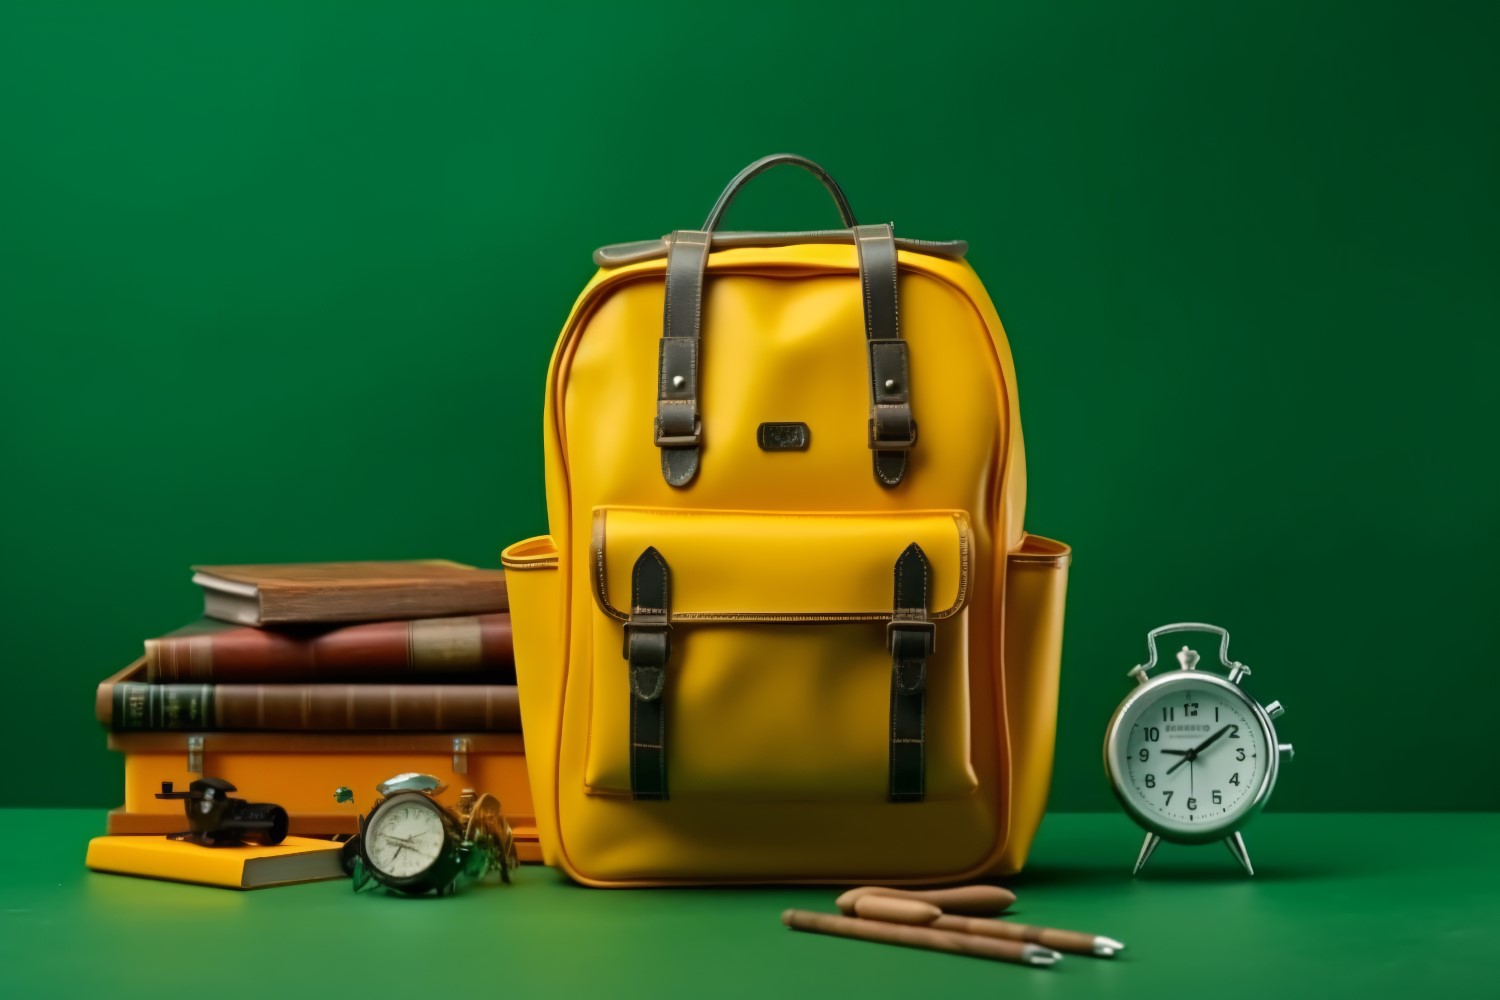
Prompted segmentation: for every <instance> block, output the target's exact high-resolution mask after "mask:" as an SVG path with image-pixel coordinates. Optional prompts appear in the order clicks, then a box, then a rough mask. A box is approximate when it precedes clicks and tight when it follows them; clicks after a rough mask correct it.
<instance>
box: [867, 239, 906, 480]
mask: <svg viewBox="0 0 1500 1000" xmlns="http://www.w3.org/2000/svg"><path fill="white" fill-rule="evenodd" d="M854 245H855V246H857V247H858V248H859V283H860V288H861V290H862V291H863V293H864V303H865V338H866V339H867V340H868V342H869V350H870V426H869V442H870V449H871V452H872V453H873V456H874V463H875V478H876V479H878V480H879V481H880V484H881V485H882V486H895V485H896V484H897V483H899V482H901V477H902V476H904V475H906V453H907V452H908V451H909V450H911V447H912V445H914V444H916V443H917V424H916V421H914V420H912V416H911V384H910V370H911V365H910V364H909V363H908V360H907V351H906V341H904V340H902V339H901V310H900V305H899V300H898V294H897V283H898V270H897V265H896V237H895V233H894V232H892V230H891V225H890V223H888V222H887V223H882V224H881V225H876V226H856V227H855V228H854Z"/></svg>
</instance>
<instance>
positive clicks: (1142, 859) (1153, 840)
mask: <svg viewBox="0 0 1500 1000" xmlns="http://www.w3.org/2000/svg"><path fill="white" fill-rule="evenodd" d="M1160 843H1161V838H1160V837H1158V836H1157V835H1156V834H1154V833H1148V834H1146V842H1145V843H1143V844H1141V853H1140V856H1139V857H1137V858H1136V859H1135V871H1133V872H1131V873H1130V874H1132V875H1139V874H1140V873H1141V869H1142V868H1144V867H1146V862H1147V861H1150V860H1151V852H1152V851H1154V850H1156V845H1157V844H1160Z"/></svg>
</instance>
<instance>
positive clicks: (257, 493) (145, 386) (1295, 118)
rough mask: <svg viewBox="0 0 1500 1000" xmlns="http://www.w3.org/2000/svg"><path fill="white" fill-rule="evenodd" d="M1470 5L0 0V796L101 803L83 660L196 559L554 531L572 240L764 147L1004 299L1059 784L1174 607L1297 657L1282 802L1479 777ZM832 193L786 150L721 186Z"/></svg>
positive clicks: (676, 213) (1493, 161) (472, 542)
mask: <svg viewBox="0 0 1500 1000" xmlns="http://www.w3.org/2000/svg"><path fill="white" fill-rule="evenodd" d="M1495 10H1496V7H1495V6H1494V5H1490V4H1477V3H1476V4H1471V5H1463V4H1445V3H1436V4H1422V5H1418V4H1397V3H1371V2H1364V3H1338V4H1333V3H1305V2H1277V3H1263V4H1253V5H1244V4H1203V3H1196V2H1181V3H1145V4H1119V3H1113V2H1099V3H1087V4H1082V3H1069V4H1041V3H1038V4H1025V5H1022V4H926V5H922V4H917V5H913V4H910V3H874V2H869V0H866V2H863V3H859V4H853V3H851V4H822V3H812V2H807V0H801V2H795V3H783V2H779V0H774V2H766V0H756V2H754V3H745V4H734V5H731V4H720V3H684V4H670V5H668V4H658V3H647V2H632V3H614V4H607V5H606V4H600V5H597V6H593V5H585V4H578V3H568V4H552V5H547V4H534V5H525V6H522V5H516V4H507V3H498V2H497V3H492V4H472V5H469V4H465V5H460V4H451V3H446V4H384V3H367V2H359V3H339V4H333V3H322V4H308V3H301V2H298V3H270V2H258V3H219V4H201V3H186V2H184V3H144V2H143V3H135V4H128V5H127V4H117V3H102V2H101V3H96V4H83V3H76V2H40V0H38V2H25V3H21V2H7V3H4V4H3V6H0V352H3V353H0V357H3V361H0V406H3V420H4V434H3V449H4V452H3V462H4V466H3V468H4V487H3V489H0V515H3V516H0V524H3V525H4V529H3V530H4V542H5V544H4V572H3V574H0V581H3V582H0V587H3V588H4V592H3V601H0V607H3V608H4V616H5V618H4V636H5V644H6V657H5V662H4V664H3V667H0V669H3V670H4V675H5V681H4V692H5V694H4V712H5V722H4V725H3V728H0V740H3V750H4V754H5V758H4V759H5V760H6V763H7V765H8V773H9V775H10V780H8V781H6V782H5V783H4V786H3V789H0V797H3V799H0V800H3V801H4V802H5V803H7V804H57V805H61V804H79V805H95V806H107V805H113V804H116V803H117V802H118V800H119V780H120V777H119V775H120V768H119V763H118V761H116V760H114V759H112V757H111V755H109V754H107V753H106V752H105V750H104V736H103V734H102V733H101V732H100V731H99V729H98V727H97V725H96V724H95V722H94V721H93V717H92V695H93V689H94V686H95V684H96V683H97V682H98V681H99V679H100V678H102V677H103V676H105V675H106V674H108V673H110V672H112V671H114V670H115V669H117V668H118V667H119V666H121V665H123V664H124V663H125V662H127V661H128V660H129V659H130V658H131V657H132V656H134V655H136V654H137V653H138V651H139V648H140V643H141V640H142V639H144V638H146V637H147V636H150V635H154V634H158V633H160V632H162V631H165V630H168V629H171V628H173V627H175V626H177V625H179V624H182V623H184V622H185V621H187V620H188V619H190V618H192V617H193V616H194V614H195V612H196V609H197V607H198V606H199V605H198V597H197V594H196V591H195V588H193V587H191V586H190V585H189V583H188V574H187V567H188V565H189V564H190V563H194V562H209V563H213V562H234V561H277V560H316V559H335V558H346V559H347V558H362V557H363V558H373V557H390V558H401V557H422V556H431V555H445V556H449V557H453V558H457V559H462V560H467V561H472V562H475V563H479V564H482V565H496V564H497V554H498V551H499V549H500V547H501V546H502V545H503V544H505V543H506V542H508V541H511V540H514V539H516V538H519V537H521V536H524V535H528V534H532V533H535V532H537V531H540V530H543V529H544V528H545V519H544V513H543V502H542V482H541V459H540V453H541V427H540V417H541V390H542V377H543V372H544V368H545V365H546V360H547V357H548V354H549V352H550V350H551V347H552V344H553V340H554V337H555V336H556V333H557V330H558V328H559V326H560V324H561V322H562V320H563V318H564V316H565V315H566V312H567V309H568V307H569V305H570V303H571V302H572V300H573V297H574V296H575V295H576V294H577V291H578V290H579V288H580V287H581V286H582V284H583V282H584V281H585V280H586V279H587V278H588V276H589V274H590V273H591V270H592V267H591V264H590V263H589V256H588V255H589V252H590V250H592V249H593V247H595V246H596V245H598V244H601V243H607V242H612V241H616V240H622V239H634V238H641V237H650V236H656V235H660V234H661V233H662V232H665V231H666V230H669V229H672V228H678V227H690V226H693V225H696V224H697V223H698V222H699V221H701V218H702V216H703V214H704V213H705V211H706V210H707V208H708V206H709V204H710V203H711V201H712V200H713V198H714V196H715V195H716V194H717V193H718V190H719V187H720V186H721V185H722V184H723V182H724V181H725V180H727V179H728V177H729V176H730V175H731V174H733V172H734V171H735V170H737V169H738V168H739V167H740V166H742V165H743V164H745V163H746V162H748V161H749V160H751V159H753V158H755V157H756V156H759V155H761V154H763V153H767V152H772V151H778V150H792V151H796V152H801V153H804V154H806V155H809V156H812V157H813V158H815V159H817V160H819V161H821V162H823V163H824V164H825V165H826V166H827V167H829V168H830V169H831V170H832V171H833V172H834V173H835V175H836V176H837V177H839V179H840V180H841V181H842V182H843V183H844V185H845V187H846V189H847V190H848V192H849V195H850V198H851V199H852V201H853V204H854V206H855V208H856V210H857V211H858V212H860V213H861V215H862V216H863V217H865V218H868V219H870V220H884V219H895V220H896V222H897V225H898V231H901V232H904V233H906V234H908V235H916V236H928V237H951V236H958V237H964V238H967V239H969V240H970V241H971V242H972V244H973V250H972V253H971V260H972V261H973V263H974V265H975V266H976V267H977V268H978V270H979V272H980V273H981V274H982V275H983V276H984V278H985V279H986V282H987V283H988V285H989V287H990V289H991V292H992V294H993V295H994V297H995V300H996V302H997V304H998V306H999V308H1000V313H1001V315H1002V317H1003V318H1004V319H1005V321H1006V324H1007V327H1008V329H1009V333H1010V337H1011V341H1012V345H1013V348H1014V351H1015V356H1016V361H1017V365H1018V368H1019V372H1020V377H1021V390H1022V395H1021V400H1022V410H1023V414H1024V419H1025V426H1026V433H1027V437H1028V445H1029V459H1030V472H1031V495H1030V509H1029V518H1028V520H1029V527H1030V528H1031V529H1032V530H1034V531H1037V532H1039V533H1043V534H1048V535H1053V536H1056V537H1059V538H1062V539H1065V540H1067V541H1069V542H1071V543H1072V544H1073V545H1074V546H1075V547H1076V561H1075V564H1074V569H1073V578H1072V590H1071V603H1070V607H1069V612H1068V629H1067V639H1066V648H1065V654H1064V655H1065V665H1064V669H1065V678H1064V688H1063V700H1062V715H1061V720H1060V725H1059V730H1058V738H1059V744H1058V751H1059V752H1058V766H1057V776H1056V780H1055V784H1054V792H1053V804H1054V807H1056V808H1061V809H1096V808H1107V807H1109V805H1110V801H1111V800H1110V799H1109V796H1108V792H1107V790H1106V788H1105V785H1104V782H1103V778H1102V776H1101V771H1100V766H1099V763H1098V754H1099V750H1098V742H1099V737H1100V734H1101V732H1102V727H1103V725H1104V722H1105V720H1106V719H1107V717H1108V715H1109V712H1110V710H1111V708H1112V706H1113V705H1114V704H1115V702H1116V701H1117V700H1118V698H1119V697H1121V696H1122V695H1123V694H1124V693H1125V691H1126V687H1127V685H1126V682H1125V679H1124V672H1125V670H1126V669H1127V668H1128V667H1130V666H1131V665H1132V664H1134V663H1136V662H1138V661H1139V659H1140V658H1141V656H1142V654H1143V652H1144V650H1143V643H1142V640H1143V636H1144V633H1145V631H1146V630H1147V629H1148V628H1150V627H1152V626H1154V625H1157V624H1160V623H1162V622H1165V621H1170V620H1177V619H1203V620H1208V621H1212V622H1218V623H1222V624H1224V625H1227V626H1228V627H1229V628H1230V629H1231V630H1232V632H1233V633H1234V636H1235V641H1234V647H1233V651H1234V652H1235V654H1236V655H1237V657H1238V658H1240V659H1242V660H1244V661H1245V662H1247V663H1249V664H1251V665H1252V666H1253V667H1255V668H1256V674H1255V676H1254V678H1253V679H1252V681H1251V682H1250V687H1251V689H1252V690H1253V691H1254V693H1255V694H1257V695H1258V696H1260V697H1262V698H1263V699H1268V698H1271V697H1276V698H1280V699H1281V700H1283V701H1284V702H1286V703H1287V705H1288V706H1289V711H1288V714H1287V716H1286V717H1285V719H1284V721H1283V731H1284V737H1285V738H1287V739H1290V740H1293V741H1295V742H1296V744H1297V747H1298V751H1299V753H1298V758H1297V760H1296V762H1295V763H1294V764H1293V765H1292V766H1291V767H1290V768H1289V769H1288V770H1287V771H1286V772H1285V773H1284V778H1283V783H1282V785H1281V788H1280V790H1279V792H1278V799H1277V806H1278V807H1279V808H1282V809H1300V810H1312V809H1335V810H1367V809H1408V808H1411V809H1452V810H1467V809H1480V808H1495V807H1497V806H1500V792H1497V784H1496V782H1494V781H1493V780H1492V777H1490V776H1489V772H1491V771H1492V770H1493V768H1492V767H1490V766H1489V764H1488V763H1487V760H1486V758H1487V756H1490V755H1492V747H1493V743H1494V738H1493V724H1492V723H1491V722H1490V720H1491V718H1492V717H1493V713H1494V705H1495V702H1496V700H1497V696H1500V684H1497V680H1496V674H1497V668H1496V664H1495V662H1494V655H1493V649H1494V647H1495V640H1494V636H1493V625H1494V622H1495V620H1496V614H1495V610H1494V609H1495V598H1496V596H1497V593H1496V591H1497V588H1496V586H1495V583H1494V567H1495V565H1496V562H1497V557H1500V544H1497V539H1496V528H1495V522H1496V513H1497V490H1496V486H1497V483H1496V471H1495V470H1496V463H1495V451H1496V449H1495V442H1494V438H1495V430H1496V425H1497V421H1496V416H1495V403H1494V398H1495V372H1496V370H1497V362H1500V350H1497V347H1496V343H1497V332H1500V295H1497V277H1500V269H1497V264H1500V260H1497V257H1500V254H1497V237H1496V233H1497V232H1500V212H1497V205H1496V180H1497V178H1500V140H1497V136H1500V128H1497V115H1496V105H1495V96H1496V94H1500V69H1497V67H1500V61H1497V60H1496V59H1495V46H1496V35H1497V32H1496V30H1495V29H1496V17H1495V13H1494V12H1495ZM872 64H876V65H878V64H884V65H886V66H888V67H889V68H888V69H885V70H883V71H877V72H874V73H873V74H871V71H870V70H869V69H868V67H870V66H871V65H872ZM857 67H866V69H865V73H866V76H865V77H864V78H863V79H861V78H860V77H859V76H857V74H856V68H857ZM872 75H873V78H874V79H875V81H876V83H875V85H874V86H873V87H872V86H871V83H870V80H871V76H872ZM830 221H831V209H830V207H829V206H828V205H827V204H826V203H825V202H824V200H823V196H822V194H821V192H820V191H819V190H818V189H817V188H816V186H815V185H813V184H812V183H811V182H810V181H808V180H807V179H806V178H804V177H801V176H798V175H796V174H795V173H791V174H789V176H785V177H781V176H777V175H775V174H773V175H771V176H769V177H767V178H766V179H765V182H764V183H763V184H762V185H760V186H759V187H756V188H752V189H751V190H750V191H749V192H748V194H747V195H746V197H745V198H744V199H743V201H742V202H741V203H737V204H736V207H735V211H734V213H733V217H732V220H731V222H732V224H736V225H740V226H744V227H761V226H772V227H777V226H790V227H818V226H822V225H825V224H827V223H829V222H830ZM1205 648H1206V647H1205Z"/></svg>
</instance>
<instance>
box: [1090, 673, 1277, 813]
mask: <svg viewBox="0 0 1500 1000" xmlns="http://www.w3.org/2000/svg"><path fill="white" fill-rule="evenodd" d="M1268 725H1269V724H1268V722H1267V721H1266V720H1265V716H1264V714H1263V713H1262V712H1261V711H1260V709H1259V708H1257V707H1256V706H1255V705H1254V703H1252V702H1251V701H1250V699H1249V698H1248V697H1247V696H1245V695H1243V694H1241V693H1240V690H1239V689H1238V688H1237V687H1235V686H1234V685H1232V684H1230V683H1229V682H1227V681H1225V680H1223V679H1221V678H1218V677H1215V676H1213V675H1211V674H1198V673H1196V672H1190V671H1182V672H1178V673H1173V674H1167V675H1164V676H1162V677H1159V678H1157V679H1156V680H1154V681H1152V682H1151V683H1149V684H1147V685H1144V686H1143V687H1142V688H1141V689H1140V690H1139V692H1138V693H1137V694H1135V695H1134V696H1132V698H1130V699H1127V701H1126V702H1125V704H1124V705H1122V706H1121V709H1120V712H1119V714H1118V715H1117V716H1116V719H1115V720H1114V722H1113V723H1112V724H1111V727H1110V732H1109V737H1108V742H1107V744H1106V747H1105V752H1106V757H1107V761H1108V769H1109V773H1110V779H1111V781H1112V782H1113V784H1114V786H1115V794H1116V795H1118V796H1119V797H1120V801H1121V802H1122V803H1123V804H1124V805H1125V807H1126V809H1127V810H1128V811H1129V812H1130V813H1131V814H1132V815H1133V816H1134V817H1135V818H1136V819H1137V820H1138V821H1140V822H1141V823H1142V824H1143V825H1144V826H1146V827H1147V828H1148V829H1150V830H1151V831H1152V832H1154V833H1157V834H1160V835H1161V836H1163V837H1165V838H1166V839H1168V840H1180V841H1197V840H1211V839H1214V838H1216V837H1222V836H1225V835H1226V834H1227V833H1228V832H1229V831H1230V830H1232V829H1233V828H1235V827H1236V826H1238V825H1239V824H1240V823H1241V822H1243V821H1244V820H1246V819H1248V818H1249V816H1250V815H1251V814H1252V813H1254V812H1255V810H1256V809H1258V808H1259V807H1260V805H1261V804H1262V803H1263V802H1264V801H1265V798H1266V795H1267V794H1268V793H1269V792H1270V787H1271V783H1272V781H1273V780H1274V778H1275V773H1276V759H1277V758H1276V741H1275V738H1274V736H1273V735H1272V733H1271V731H1270V730H1269V728H1268Z"/></svg>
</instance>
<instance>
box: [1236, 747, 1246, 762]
mask: <svg viewBox="0 0 1500 1000" xmlns="http://www.w3.org/2000/svg"><path fill="white" fill-rule="evenodd" d="M1234 752H1235V753H1236V754H1238V755H1239V756H1237V757H1235V758H1234V759H1235V760H1244V759H1245V748H1244V747H1235V748H1234Z"/></svg>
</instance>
